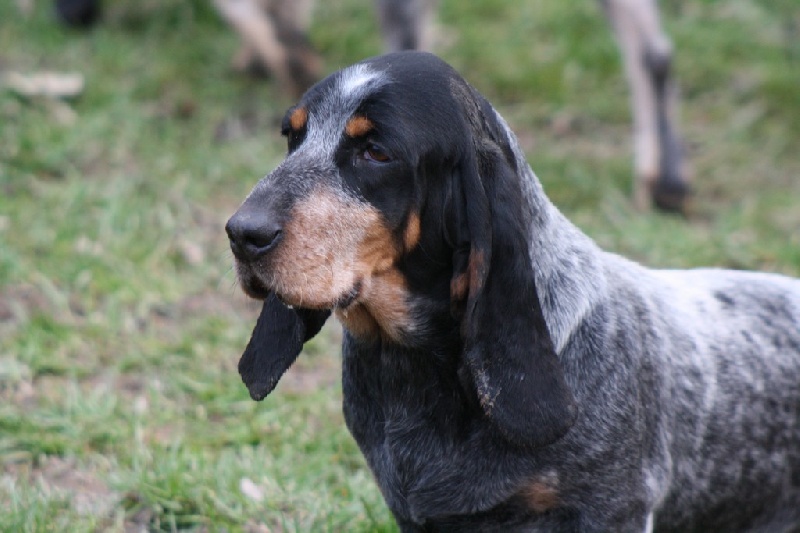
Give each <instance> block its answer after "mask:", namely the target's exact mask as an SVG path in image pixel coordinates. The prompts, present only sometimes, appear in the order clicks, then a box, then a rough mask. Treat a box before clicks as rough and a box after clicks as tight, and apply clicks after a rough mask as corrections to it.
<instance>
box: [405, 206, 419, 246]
mask: <svg viewBox="0 0 800 533" xmlns="http://www.w3.org/2000/svg"><path fill="white" fill-rule="evenodd" d="M421 234H422V230H421V229H420V221H419V215H418V214H416V213H411V214H410V215H408V221H407V222H406V231H405V232H404V234H403V244H404V245H405V249H406V252H410V251H411V250H413V249H414V247H415V246H416V245H417V244H419V238H420V235H421Z"/></svg>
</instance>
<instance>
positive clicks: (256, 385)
mask: <svg viewBox="0 0 800 533" xmlns="http://www.w3.org/2000/svg"><path fill="white" fill-rule="evenodd" d="M329 316H330V311H317V310H313V309H290V308H289V307H287V306H286V305H284V304H283V302H281V301H280V300H279V299H278V297H277V296H275V294H274V293H270V295H269V296H268V297H267V298H266V299H265V300H264V305H263V307H262V308H261V314H260V315H259V316H258V320H257V321H256V326H255V328H254V329H253V335H252V336H251V337H250V342H248V343H247V348H245V350H244V353H243V354H242V358H241V359H240V360H239V374H240V375H241V376H242V381H243V382H244V384H245V385H247V390H248V391H250V397H251V398H252V399H254V400H256V401H261V400H263V399H264V398H266V397H267V395H268V394H269V393H270V392H272V390H273V389H274V388H275V385H277V384H278V380H280V378H281V376H282V375H283V374H284V372H286V370H288V369H289V367H290V366H292V363H294V361H295V359H297V356H298V355H299V354H300V350H302V349H303V343H304V342H306V341H307V340H309V339H310V338H311V337H313V336H314V335H316V334H317V333H319V330H320V329H321V328H322V326H323V324H325V320H327V318H328V317H329Z"/></svg>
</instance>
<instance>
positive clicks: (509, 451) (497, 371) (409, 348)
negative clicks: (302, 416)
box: [245, 53, 800, 533]
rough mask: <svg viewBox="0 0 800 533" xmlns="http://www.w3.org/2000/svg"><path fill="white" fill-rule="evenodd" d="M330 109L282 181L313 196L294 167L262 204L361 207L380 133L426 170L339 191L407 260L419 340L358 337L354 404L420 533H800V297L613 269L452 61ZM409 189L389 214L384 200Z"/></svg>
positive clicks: (723, 278) (355, 75)
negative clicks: (366, 212)
mask: <svg viewBox="0 0 800 533" xmlns="http://www.w3.org/2000/svg"><path fill="white" fill-rule="evenodd" d="M310 94H311V96H310V97H307V98H306V100H308V101H310V102H311V105H308V106H307V107H308V109H309V117H308V124H309V126H308V132H307V133H306V138H305V140H303V141H302V143H301V144H300V146H301V148H300V149H298V150H297V151H296V152H294V153H293V154H292V155H290V156H289V157H288V159H287V162H286V163H284V165H290V166H291V168H292V169H293V172H294V174H293V175H294V176H301V178H295V179H293V181H290V183H291V184H290V185H287V184H286V182H282V181H280V180H278V178H285V175H286V173H285V172H283V171H281V170H280V169H281V168H286V167H279V170H277V171H276V173H273V174H272V175H271V176H272V177H271V178H270V177H268V178H266V179H265V181H263V182H262V183H261V184H259V185H258V186H257V187H256V189H255V191H254V193H253V194H254V195H256V196H257V197H264V198H266V197H267V196H268V195H271V196H273V197H274V196H276V195H277V196H281V195H285V194H287V190H290V191H292V192H291V195H292V196H299V197H303V194H301V193H298V191H301V190H305V189H307V188H309V187H312V186H318V185H319V183H320V180H322V179H323V178H322V177H320V176H327V177H325V178H324V180H326V183H328V184H331V183H332V184H333V185H332V186H333V187H337V186H340V185H338V183H339V182H338V181H336V180H335V179H332V178H331V176H336V175H341V173H342V172H345V170H342V168H345V167H341V166H340V168H339V170H334V169H331V165H332V163H330V161H333V160H337V159H336V157H335V156H333V155H332V154H333V153H334V152H335V151H336V150H337V149H338V148H336V146H337V143H338V142H339V141H338V139H340V138H341V136H342V131H343V129H344V127H345V124H346V123H347V121H348V120H349V119H350V118H351V117H352V116H353V115H354V114H356V113H357V112H358V113H361V114H364V113H365V111H364V109H366V114H365V115H364V116H367V117H368V118H369V120H370V123H371V124H372V125H373V129H374V134H375V135H378V136H379V137H377V138H378V140H379V141H381V142H383V143H384V144H385V145H386V146H387V147H388V150H389V151H390V152H391V154H392V156H393V157H394V158H395V160H396V161H402V162H403V164H404V165H407V166H406V167H403V168H405V169H406V170H403V171H402V172H399V173H396V174H393V175H392V180H390V181H380V179H379V178H377V177H375V178H370V179H371V180H373V181H370V179H368V180H367V181H364V180H363V179H362V178H359V179H361V181H355V182H353V183H355V185H352V183H351V185H350V186H343V185H342V186H341V187H342V191H343V193H345V194H351V195H353V197H356V198H360V200H359V201H362V202H365V203H366V204H369V205H370V206H373V207H374V209H376V210H377V211H378V212H380V213H381V215H382V217H383V220H384V222H385V225H386V227H387V228H388V229H389V230H390V231H392V232H394V233H395V234H396V235H397V242H398V243H400V248H398V250H400V251H399V252H398V255H396V256H395V259H394V264H393V269H392V271H391V272H392V276H393V277H398V276H399V278H400V280H399V281H397V282H396V283H394V285H393V286H394V287H403V290H404V291H407V292H406V293H405V296H404V297H403V299H402V300H404V301H405V304H404V305H405V307H404V309H405V310H406V311H407V312H406V314H404V317H405V319H408V320H410V321H411V322H413V324H411V325H409V326H408V327H405V328H404V330H403V333H400V334H395V335H389V336H386V335H383V336H376V335H370V334H366V333H365V332H362V331H359V330H357V328H353V329H351V330H348V329H346V330H345V339H344V353H343V365H344V367H343V390H344V413H345V418H346V422H347V425H348V427H349V429H350V431H351V432H352V434H353V436H354V437H355V439H356V441H357V442H358V445H359V447H360V448H361V450H362V452H363V453H364V455H365V457H366V460H367V463H368V464H369V466H370V468H371V470H372V471H373V473H374V475H375V479H376V482H377V484H378V486H379V487H380V489H381V491H382V493H383V495H384V497H385V498H386V501H387V504H388V505H389V507H390V509H391V510H392V512H393V513H394V515H395V517H396V518H397V521H398V523H399V525H400V528H401V530H402V531H404V532H428V531H431V532H432V531H487V532H488V531H526V532H528V531H530V532H539V531H548V532H581V533H583V532H588V533H591V532H601V531H603V532H615V533H625V532H649V531H651V530H652V531H656V532H709V531H726V532H734V531H751V532H764V533H766V532H769V533H776V532H793V531H799V530H800V281H797V280H794V279H789V278H787V277H782V276H779V275H773V274H763V273H746V272H733V271H726V270H714V269H705V270H689V271H677V270H676V271H668V270H651V269H648V268H645V267H643V266H640V265H638V264H636V263H633V262H631V261H629V260H626V259H624V258H622V257H620V256H617V255H614V254H611V253H607V252H604V251H602V250H601V249H599V248H598V247H597V246H596V245H595V243H594V242H593V241H592V240H591V239H589V238H588V237H587V236H585V235H584V234H583V233H582V232H581V231H580V230H578V229H577V228H576V227H575V226H574V225H573V224H571V223H570V222H569V221H568V220H567V219H566V218H565V217H564V216H563V215H562V214H561V213H560V212H559V211H558V209H557V208H556V207H555V206H554V205H553V204H552V203H551V202H550V201H549V200H548V198H547V197H546V195H545V194H544V191H543V190H542V187H541V184H540V183H539V181H538V179H537V178H536V176H535V175H534V173H533V171H532V170H531V169H530V167H529V166H528V163H527V161H526V159H525V156H524V154H523V153H522V151H521V149H520V148H519V145H518V143H517V141H516V138H515V136H514V134H513V133H512V132H511V130H510V129H509V128H508V125H507V124H506V123H505V122H504V121H503V119H502V118H501V117H500V116H499V115H498V114H497V113H496V112H495V111H494V110H493V109H492V108H491V106H490V105H489V104H488V103H487V102H486V101H485V100H484V99H483V98H482V97H480V95H478V94H477V92H476V91H474V89H472V88H471V87H469V85H467V84H466V82H464V81H463V80H462V79H461V77H460V76H458V75H457V74H456V73H455V72H454V71H453V70H452V69H450V67H448V66H447V65H445V64H444V63H442V62H441V61H440V60H438V59H436V58H434V57H433V56H430V55H427V54H420V53H403V54H394V55H389V56H383V57H380V58H374V59H371V60H367V61H365V62H363V63H361V64H359V65H356V66H355V67H350V68H349V69H345V70H344V71H342V72H341V73H338V74H334V75H333V76H332V77H331V78H330V79H328V80H325V81H323V82H321V83H320V84H319V85H318V86H317V87H315V88H312V89H311V92H310ZM306 100H304V103H302V104H303V105H306V104H307V102H306ZM387 100H388V102H387ZM364 102H367V103H369V105H367V104H364ZM382 103H383V104H387V105H386V106H385V107H380V105H381V104H382ZM362 104H363V105H362ZM365 105H367V107H366V108H364V106H365ZM369 106H372V107H369ZM384 114H385V116H384ZM387 117H388V119H391V120H388V119H387ZM370 134H371V135H372V134H373V132H372V131H371V133H370ZM339 160H341V158H340V159H339ZM342 164H345V163H342ZM398 164H399V163H398ZM320 168H325V169H327V170H324V171H323V172H320V171H318V170H317V169H320ZM337 173H338V174H337ZM401 176H406V178H402V179H401V178H400V177H401ZM381 179H382V178H381ZM403 179H406V182H403V183H405V185H404V187H406V188H402V189H400V188H398V189H397V190H398V191H399V192H396V193H393V195H394V196H392V197H390V199H393V201H388V200H387V198H386V197H385V195H382V194H381V193H382V190H381V188H382V187H399V185H398V180H400V181H402V180H403ZM375 180H377V181H375ZM348 187H349V188H348ZM351 189H355V191H356V193H352V190H351ZM309 190H310V189H309ZM348 190H350V192H347V191H348ZM256 200H258V198H256ZM256 200H254V201H256ZM342 205H344V204H342ZM341 216H342V217H347V216H349V215H348V213H347V212H343V213H341ZM410 217H412V218H411V220H412V224H413V225H414V226H415V227H412V228H411V230H409V229H408V228H407V227H405V226H404V225H403V224H404V223H405V222H403V221H408V220H409V218H410ZM298 231H302V228H301V229H299V230H298ZM409 231H410V232H412V233H414V234H417V233H418V235H419V236H418V237H415V238H414V239H413V241H414V246H413V247H412V249H406V246H403V243H404V242H407V241H409V239H408V237H407V235H408V233H409ZM348 238H349V237H342V239H341V242H350V241H348ZM282 253H286V254H288V255H287V257H291V254H292V251H291V250H286V251H284V252H282ZM477 257H480V258H482V261H480V262H478V261H476V259H475V258H477ZM316 260H319V261H321V262H322V263H325V257H324V253H320V254H318V256H317V257H316ZM484 263H485V264H484ZM246 268H251V269H254V270H258V268H259V267H258V266H257V265H256V266H253V265H251V266H248V267H246ZM273 274H274V273H273ZM259 275H260V276H262V279H265V280H269V283H268V285H269V287H268V288H269V289H272V290H278V292H279V293H280V292H281V291H286V290H287V288H286V287H284V286H283V285H282V284H283V283H287V280H289V278H286V279H276V278H274V277H273V278H270V275H272V274H268V273H263V272H262V273H261V274H259ZM340 275H341V276H346V275H347V273H341V274H340ZM466 276H468V277H466ZM277 277H278V278H282V277H283V275H282V274H278V275H277ZM341 279H345V278H344V277H343V278H341ZM348 279H349V278H348ZM290 283H294V282H290ZM344 285H346V283H345V284H344ZM467 285H468V286H467ZM451 286H452V287H454V289H452V297H453V298H454V299H455V300H458V301H454V302H451V301H450V300H451ZM339 290H344V288H342V287H340V288H339V289H337V291H339ZM356 304H358V302H356ZM323 319H324V318H323ZM345 326H347V324H345ZM378 327H379V328H380V329H382V330H385V329H387V327H388V326H387V323H384V324H379V325H378ZM254 338H255V337H254ZM248 349H249V348H248ZM298 349H299V348H298ZM276 379H277V378H276ZM245 380H246V381H247V378H246V377H245ZM532 420H533V421H535V423H532V422H531V421H532ZM531 424H532V425H531Z"/></svg>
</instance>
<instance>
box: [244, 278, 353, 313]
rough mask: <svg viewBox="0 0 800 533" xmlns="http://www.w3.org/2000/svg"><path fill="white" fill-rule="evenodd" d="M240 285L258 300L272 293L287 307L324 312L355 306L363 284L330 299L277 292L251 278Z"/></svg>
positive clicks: (289, 292) (246, 292) (245, 291)
mask: <svg viewBox="0 0 800 533" xmlns="http://www.w3.org/2000/svg"><path fill="white" fill-rule="evenodd" d="M240 285H241V287H242V290H243V291H244V293H245V294H247V295H248V296H250V297H251V298H255V299H257V300H264V299H266V298H267V296H269V295H270V293H273V292H274V293H275V296H277V297H278V299H279V300H280V301H281V302H283V303H284V305H286V306H287V307H291V308H299V309H315V310H319V311H323V310H329V311H330V310H334V309H338V310H345V309H347V308H349V307H350V306H351V305H353V304H354V303H355V302H356V301H357V300H358V297H359V296H360V295H361V290H362V283H361V281H357V282H356V283H355V284H353V286H352V287H351V288H350V289H349V290H347V291H345V292H344V293H342V294H340V295H339V296H336V297H333V298H329V299H319V300H317V299H315V298H313V297H309V295H308V294H305V293H304V294H295V293H293V292H291V291H283V290H276V289H273V288H270V287H268V286H266V285H265V284H264V283H262V282H261V280H259V279H258V278H255V277H251V278H249V279H247V280H241V281H240Z"/></svg>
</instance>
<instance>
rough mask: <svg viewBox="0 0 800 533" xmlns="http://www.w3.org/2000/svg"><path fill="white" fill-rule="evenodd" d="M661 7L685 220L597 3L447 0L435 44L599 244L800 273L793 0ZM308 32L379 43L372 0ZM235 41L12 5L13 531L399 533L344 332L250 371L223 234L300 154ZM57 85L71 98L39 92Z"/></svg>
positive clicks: (196, 16)
mask: <svg viewBox="0 0 800 533" xmlns="http://www.w3.org/2000/svg"><path fill="white" fill-rule="evenodd" d="M18 4H19V5H18ZM661 7H662V17H663V23H664V26H665V28H666V30H667V32H668V34H669V35H670V36H671V38H672V40H673V43H674V46H675V50H676V55H675V63H674V71H675V73H676V75H677V79H678V84H679V86H680V88H681V97H682V101H681V109H680V118H681V120H680V129H681V132H682V135H683V138H684V143H685V150H686V156H687V159H688V161H689V162H690V164H691V167H692V168H693V174H694V183H693V188H694V195H693V198H692V201H691V207H690V209H688V214H687V215H686V216H681V215H670V214H662V213H659V212H655V211H654V212H640V211H638V210H636V209H634V207H633V204H632V202H631V188H632V185H631V182H632V162H631V140H630V139H631V125H630V111H629V103H628V89H627V84H626V81H625V78H624V75H623V72H622V67H621V60H620V58H619V53H618V50H617V46H616V44H615V41H614V39H613V36H612V34H611V32H610V31H609V27H608V23H607V21H606V19H605V17H604V16H603V12H602V9H601V7H600V5H599V3H597V2H594V1H592V0H582V1H573V2H564V1H563V0H525V1H516V0H473V1H470V2H464V1H462V0H441V1H440V4H439V6H438V10H437V34H436V39H435V41H434V45H433V50H434V51H435V52H436V53H438V54H439V55H441V56H442V57H444V58H445V59H446V60H447V61H449V62H450V63H452V64H453V65H454V66H455V67H456V68H457V69H458V70H459V71H460V72H461V73H462V74H463V75H464V77H465V78H466V79H468V80H469V81H470V82H471V83H472V84H473V85H474V86H476V87H477V88H478V89H479V90H480V91H481V92H482V93H483V94H484V95H485V96H487V97H488V99H489V100H490V101H491V102H492V103H493V104H494V105H495V106H496V107H497V108H498V109H499V110H500V112H501V113H502V114H503V115H504V116H505V117H506V119H507V120H508V121H509V122H510V124H511V125H512V127H513V128H514V130H515V131H516V132H517V134H518V136H519V138H520V141H521V143H522V145H523V147H524V149H525V150H526V153H527V154H528V159H529V161H530V163H531V165H532V166H533V168H534V170H535V171H536V173H537V175H538V176H539V178H540V179H541V180H542V182H543V184H544V187H545V190H546V192H547V193H548V195H549V196H550V197H551V199H552V200H553V201H554V203H555V204H556V205H558V206H559V208H561V209H562V210H563V211H564V212H565V214H566V215H567V216H568V217H569V218H571V219H572V220H573V221H574V222H575V223H576V224H577V225H578V226H579V227H581V228H582V229H583V230H584V231H586V232H587V233H588V234H589V235H590V236H591V237H593V238H594V239H595V240H597V241H598V243H599V244H600V245H601V246H603V247H605V248H606V249H609V250H613V251H616V252H619V253H621V254H623V255H627V256H629V257H632V258H633V259H635V260H637V261H640V262H642V263H645V264H647V265H651V266H661V267H679V268H683V267H693V266H701V265H716V266H722V267H729V268H737V269H758V270H767V271H772V272H780V273H784V274H789V275H794V276H800V3H798V2H797V0H672V1H670V2H663V4H662V6H661ZM311 20H312V22H311V27H310V31H309V39H310V42H311V44H312V45H313V46H314V47H315V48H316V50H317V51H318V52H319V53H320V55H321V57H322V59H323V66H322V70H323V73H328V72H332V71H334V70H337V69H338V68H341V67H343V66H345V65H348V64H350V63H353V62H355V61H358V60H360V59H362V58H364V57H366V56H372V55H376V54H378V53H380V52H381V51H382V49H383V45H382V40H381V36H380V32H379V29H378V22H377V18H376V15H375V9H374V6H373V5H372V3H371V2H370V1H368V0H342V1H338V2H318V4H317V6H316V8H315V11H314V13H313V17H312V19H311ZM238 47H239V38H238V37H237V35H236V33H235V32H234V30H232V29H231V27H230V26H228V25H227V24H226V23H225V22H224V21H223V19H222V18H221V16H220V15H219V13H218V12H217V11H216V10H215V9H214V7H213V5H212V4H211V2H210V0H117V1H114V2H106V4H105V9H104V12H103V14H102V19H101V20H100V21H99V23H98V24H97V25H96V26H95V27H94V28H92V29H91V30H88V31H79V30H76V29H71V28H67V27H64V26H63V25H60V24H59V23H58V22H57V20H56V17H55V15H54V10H53V5H52V3H51V2H49V1H46V0H36V1H35V2H34V1H31V0H27V1H22V0H20V1H19V2H18V3H15V2H12V1H10V0H6V1H3V2H0V531H13V532H18V531H44V530H47V531H70V532H73V531H97V530H101V531H178V530H193V531H220V530H225V531H244V532H259V533H265V532H276V531H363V532H368V531H396V529H395V526H394V524H393V520H392V518H391V516H390V513H389V512H388V510H387V509H386V507H385V505H384V503H383V500H382V498H381V496H380V494H379V492H378V490H377V488H376V486H375V484H374V483H373V481H372V479H371V477H370V474H369V472H368V471H367V469H366V467H365V465H364V462H363V459H362V457H361V455H360V454H359V452H358V450H357V447H356V445H355V444H354V442H353V441H352V439H351V438H350V436H349V434H348V433H347V431H346V429H345V427H344V423H343V421H342V416H341V390H340V384H339V378H340V368H339V359H338V357H339V346H338V342H339V340H340V336H341V334H340V332H339V330H338V329H337V328H338V326H336V325H334V324H331V325H330V326H329V327H327V328H326V330H325V331H324V333H323V334H322V335H320V336H319V337H317V338H316V339H314V340H313V341H312V342H311V343H309V344H308V345H307V346H306V350H305V353H304V354H303V355H301V357H300V358H299V360H298V362H297V364H296V365H295V367H294V368H293V369H292V370H291V371H290V372H289V373H288V374H287V375H286V376H285V377H284V379H283V381H282V382H281V384H280V385H279V386H278V388H277V391H276V393H275V394H273V395H271V396H270V397H269V398H268V399H267V400H265V401H264V402H263V403H260V404H257V403H255V402H252V401H251V400H250V398H249V396H248V393H247V390H246V389H245V387H244V386H243V385H242V383H241V381H240V379H239V375H238V373H237V371H236V363H237V361H238V358H239V355H240V354H241V351H242V350H243V348H244V346H245V344H246V342H247V339H248V338H249V334H250V331H251V328H252V326H253V324H254V322H255V318H256V316H257V314H258V309H259V306H258V303H257V302H251V301H248V300H247V299H246V297H244V296H243V295H242V294H241V291H240V290H239V289H238V288H237V286H236V280H235V276H234V273H233V271H232V269H231V262H232V258H231V254H230V252H229V248H228V241H227V238H226V235H225V232H224V230H223V226H224V223H225V221H226V219H227V218H228V216H230V214H232V213H233V211H234V210H235V209H236V207H237V206H238V205H239V203H240V202H241V200H242V199H243V198H244V197H245V195H246V194H247V193H248V191H249V190H250V188H251V187H252V186H253V185H254V184H255V183H256V182H257V180H258V179H259V178H260V177H261V176H263V175H264V174H266V173H267V172H268V171H269V170H270V169H272V168H273V167H274V166H275V165H276V164H277V163H278V162H279V161H280V159H281V158H282V155H283V153H284V150H285V142H284V140H283V139H282V138H281V137H280V135H279V121H280V118H281V117H282V115H283V113H284V110H285V109H286V107H288V106H289V105H291V103H292V101H293V96H292V95H291V94H289V93H288V92H287V91H285V90H283V89H282V88H281V86H280V84H279V83H276V81H275V80H274V79H270V78H268V77H267V78H265V77H263V76H262V77H254V76H248V75H244V74H242V73H240V72H238V71H235V69H233V67H232V66H231V57H232V56H234V55H235V53H236V51H237V49H238ZM46 72H51V73H53V72H54V73H57V74H58V76H56V77H55V78H45V79H46V80H49V81H45V82H42V81H41V79H40V78H36V79H38V80H39V82H40V83H45V85H47V83H53V82H52V79H56V82H57V83H56V88H57V89H58V90H55V91H50V93H51V94H50V96H47V95H42V94H41V92H42V91H39V92H36V91H26V90H25V83H26V82H30V81H31V79H33V78H35V76H38V75H40V74H42V73H46ZM20 80H22V81H20ZM44 92H47V91H44Z"/></svg>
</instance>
